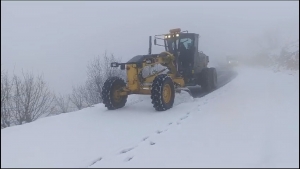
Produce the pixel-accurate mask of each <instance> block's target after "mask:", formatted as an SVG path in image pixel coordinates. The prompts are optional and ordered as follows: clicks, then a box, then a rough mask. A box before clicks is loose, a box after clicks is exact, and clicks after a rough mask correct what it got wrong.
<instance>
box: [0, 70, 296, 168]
mask: <svg viewBox="0 0 300 169" xmlns="http://www.w3.org/2000/svg"><path fill="white" fill-rule="evenodd" d="M1 167H96V168H98V167H299V71H297V72H292V73H285V72H278V73H274V72H272V71H269V70H264V69H252V68H242V69H241V68H240V69H239V70H238V76H237V77H236V78H235V79H233V80H232V81H231V82H230V83H228V84H227V85H225V86H223V87H222V88H220V89H218V90H216V91H214V92H212V93H210V94H208V95H206V96H204V97H201V98H195V99H193V98H191V97H190V96H189V95H188V94H187V93H185V92H183V93H181V94H177V95H176V101H175V106H174V107H173V108H172V109H170V110H168V111H165V112H156V111H154V108H153V107H152V104H151V100H150V97H149V96H130V97H129V101H128V103H127V105H126V106H125V107H124V108H122V109H119V110H117V111H107V110H106V108H105V107H104V106H103V105H102V104H98V105H95V106H94V107H91V108H86V109H83V110H81V111H76V112H71V113H67V114H61V115H57V116H52V117H47V118H42V119H39V120H37V121H35V122H32V123H28V124H24V125H21V126H14V127H9V128H6V129H3V130H1Z"/></svg>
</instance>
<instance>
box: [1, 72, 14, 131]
mask: <svg viewBox="0 0 300 169" xmlns="http://www.w3.org/2000/svg"><path fill="white" fill-rule="evenodd" d="M11 89H12V83H11V81H10V80H9V78H8V74H7V72H3V70H2V69H1V129H2V128H6V127H9V126H11V122H12V114H11V110H10V106H9V102H10V100H11Z"/></svg>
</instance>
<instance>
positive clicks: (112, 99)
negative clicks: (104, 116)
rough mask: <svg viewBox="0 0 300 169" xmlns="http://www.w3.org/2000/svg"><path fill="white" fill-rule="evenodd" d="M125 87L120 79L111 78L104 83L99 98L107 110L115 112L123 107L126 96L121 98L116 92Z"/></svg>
mask: <svg viewBox="0 0 300 169" xmlns="http://www.w3.org/2000/svg"><path fill="white" fill-rule="evenodd" d="M125 86H126V83H125V81H124V80H123V79H121V78H120V77H111V78H108V79H107V80H106V81H105V83H104V85H103V88H102V93H101V96H102V100H103V104H104V105H105V107H107V109H108V110H115V109H119V108H122V107H124V106H125V104H126V102H127V97H128V95H126V96H121V95H120V94H119V93H118V90H119V89H121V88H122V87H125Z"/></svg>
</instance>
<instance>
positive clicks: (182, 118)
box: [180, 116, 189, 120]
mask: <svg viewBox="0 0 300 169" xmlns="http://www.w3.org/2000/svg"><path fill="white" fill-rule="evenodd" d="M188 117H189V116H184V117H181V118H180V120H184V119H186V118H188Z"/></svg>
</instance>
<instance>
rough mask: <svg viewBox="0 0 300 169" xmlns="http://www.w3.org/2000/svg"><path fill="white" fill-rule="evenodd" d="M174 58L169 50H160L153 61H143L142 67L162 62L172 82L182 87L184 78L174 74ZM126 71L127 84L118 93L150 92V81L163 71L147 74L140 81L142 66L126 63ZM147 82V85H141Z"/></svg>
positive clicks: (175, 71) (148, 93)
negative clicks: (168, 71)
mask: <svg viewBox="0 0 300 169" xmlns="http://www.w3.org/2000/svg"><path fill="white" fill-rule="evenodd" d="M174 60H175V57H174V55H172V54H171V53H169V52H162V53H160V54H159V55H158V56H157V57H156V58H154V62H152V63H150V64H147V63H143V64H142V67H145V66H149V65H155V64H162V65H163V66H166V67H167V68H168V69H169V70H170V73H168V75H169V76H170V77H171V78H172V79H173V82H174V83H175V84H176V85H177V86H180V87H184V85H185V83H184V79H183V78H181V77H176V76H175V74H176V73H177V70H176V67H175V65H174V63H173V61H174ZM126 71H127V72H126V73H127V86H126V87H125V88H123V89H122V90H121V91H120V93H119V94H120V95H128V94H146V95H150V94H151V83H152V82H153V80H154V79H155V77H156V76H157V75H158V74H160V73H161V72H163V71H164V70H162V71H160V72H157V73H156V74H154V75H151V76H148V77H146V78H145V79H144V81H143V82H140V80H139V78H138V75H139V73H140V72H141V71H142V68H138V67H137V65H136V64H127V65H126ZM143 84H147V85H143Z"/></svg>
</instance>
